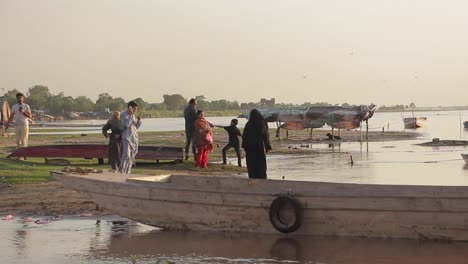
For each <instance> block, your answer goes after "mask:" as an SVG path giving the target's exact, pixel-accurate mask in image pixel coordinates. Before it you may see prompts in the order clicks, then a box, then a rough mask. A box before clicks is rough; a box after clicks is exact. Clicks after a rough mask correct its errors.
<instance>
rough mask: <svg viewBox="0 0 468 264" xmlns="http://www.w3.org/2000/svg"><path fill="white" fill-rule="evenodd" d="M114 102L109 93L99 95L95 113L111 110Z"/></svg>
mask: <svg viewBox="0 0 468 264" xmlns="http://www.w3.org/2000/svg"><path fill="white" fill-rule="evenodd" d="M112 101H113V98H112V96H110V95H109V94H108V93H102V94H99V95H98V99H97V100H96V105H95V106H94V111H96V112H98V113H102V112H105V111H106V110H108V109H110V105H111V102H112Z"/></svg>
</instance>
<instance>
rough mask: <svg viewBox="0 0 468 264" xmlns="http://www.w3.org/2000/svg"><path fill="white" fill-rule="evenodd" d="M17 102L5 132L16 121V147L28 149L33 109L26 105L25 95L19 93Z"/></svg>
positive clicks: (12, 109)
mask: <svg viewBox="0 0 468 264" xmlns="http://www.w3.org/2000/svg"><path fill="white" fill-rule="evenodd" d="M16 101H17V102H18V103H16V104H14V105H13V107H12V108H11V115H10V118H9V119H8V122H7V124H6V126H5V130H6V129H8V126H9V125H10V123H11V122H12V121H13V119H14V120H15V141H16V147H17V148H21V147H27V146H28V137H29V120H31V118H32V113H31V108H30V107H29V105H27V104H25V103H24V94H22V93H17V94H16Z"/></svg>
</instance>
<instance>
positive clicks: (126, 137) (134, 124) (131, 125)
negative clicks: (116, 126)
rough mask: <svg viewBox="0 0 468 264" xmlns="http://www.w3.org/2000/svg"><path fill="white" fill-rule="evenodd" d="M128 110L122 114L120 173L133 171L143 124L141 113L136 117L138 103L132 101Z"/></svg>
mask: <svg viewBox="0 0 468 264" xmlns="http://www.w3.org/2000/svg"><path fill="white" fill-rule="evenodd" d="M127 106H128V108H127V111H124V112H122V113H121V114H120V123H121V125H122V127H123V131H122V160H121V164H120V168H119V172H120V173H125V174H129V173H131V170H132V166H133V164H134V163H135V158H136V154H137V152H138V142H139V140H138V131H137V129H138V128H140V126H141V114H140V115H138V116H137V117H135V114H136V111H137V109H138V103H137V102H135V101H130V102H129V103H128V105H127Z"/></svg>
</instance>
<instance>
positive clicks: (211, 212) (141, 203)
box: [51, 171, 468, 241]
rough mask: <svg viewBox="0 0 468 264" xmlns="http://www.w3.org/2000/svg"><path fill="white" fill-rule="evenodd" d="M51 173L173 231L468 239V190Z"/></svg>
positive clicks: (115, 208) (131, 215)
mask: <svg viewBox="0 0 468 264" xmlns="http://www.w3.org/2000/svg"><path fill="white" fill-rule="evenodd" d="M51 175H52V176H53V177H54V178H56V179H57V180H59V181H61V182H62V183H63V184H64V185H65V186H66V187H69V188H72V189H74V190H76V191H78V192H80V193H82V194H83V195H85V196H86V197H88V198H90V199H92V200H93V201H95V202H96V203H98V204H99V205H101V206H103V207H104V208H107V209H109V210H111V211H112V212H114V213H116V214H119V215H121V216H124V217H127V218H129V219H132V220H135V221H138V222H141V223H144V224H148V225H152V226H158V227H162V228H165V229H176V230H209V231H235V232H256V233H279V232H283V233H287V232H294V233H296V234H300V235H321V236H322V235H323V236H358V237H382V238H410V239H435V240H461V241H465V240H468V186H411V185H407V186H401V185H372V184H349V183H325V182H305V181H287V180H260V179H247V178H244V177H240V176H202V175H196V176H190V175H165V176H146V177H145V176H138V175H125V174H113V173H102V174H98V173H96V174H88V175H78V174H71V173H65V172H58V171H53V172H51Z"/></svg>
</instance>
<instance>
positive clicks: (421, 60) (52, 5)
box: [0, 0, 468, 106]
mask: <svg viewBox="0 0 468 264" xmlns="http://www.w3.org/2000/svg"><path fill="white" fill-rule="evenodd" d="M467 12H468V1H466V0H460V1H451V0H445V1H441V0H341V1H337V0H323V1H314V0H304V1H296V0H282V1H274V0H262V1H256V0H167V1H166V0H164V1H162V0H152V1H150V0H147V1H143V0H74V1H70V0H29V1H26V0H0V40H1V41H0V88H5V90H12V89H18V90H20V91H23V92H27V90H28V88H29V87H31V86H33V85H35V84H42V85H46V86H48V87H49V89H50V91H51V92H52V93H53V94H58V93H59V92H61V91H63V92H64V93H65V95H66V96H73V97H76V96H80V95H85V96H88V97H90V98H91V99H92V100H96V99H97V95H98V94H100V93H103V92H107V93H109V94H111V95H112V96H113V97H123V98H124V99H125V100H130V99H133V98H137V97H142V98H143V99H144V100H145V101H147V102H151V103H155V102H162V100H163V97H162V96H163V95H164V94H175V93H179V94H182V95H183V96H185V97H188V98H189V97H194V96H196V95H204V96H205V97H206V98H207V99H208V100H217V99H228V100H231V101H232V100H237V101H239V102H250V101H253V102H256V101H259V100H260V98H273V97H274V98H276V101H277V102H291V103H303V102H329V103H333V104H341V103H345V102H347V103H351V104H370V103H375V104H377V105H394V104H409V103H411V102H414V103H415V104H416V105H417V106H439V105H443V106H446V105H468V15H467Z"/></svg>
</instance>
